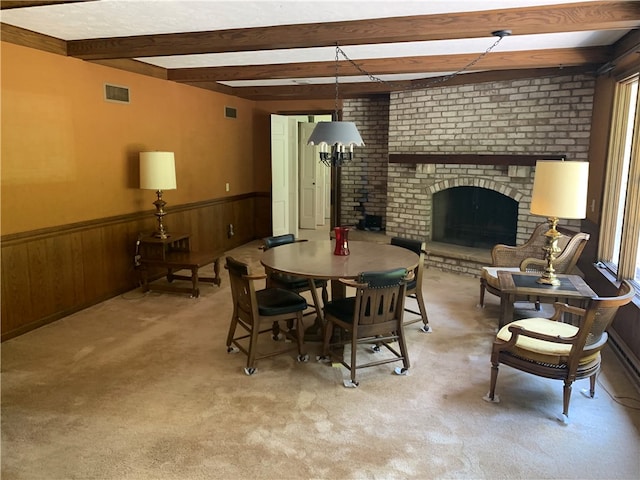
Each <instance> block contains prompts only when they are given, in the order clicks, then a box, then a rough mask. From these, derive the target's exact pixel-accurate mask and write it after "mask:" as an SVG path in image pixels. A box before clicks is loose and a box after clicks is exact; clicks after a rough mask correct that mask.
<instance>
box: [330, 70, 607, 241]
mask: <svg viewBox="0 0 640 480" xmlns="http://www.w3.org/2000/svg"><path fill="white" fill-rule="evenodd" d="M594 86H595V79H594V78H593V77H590V76H586V75H566V76H555V77H542V78H531V79H520V80H509V81H503V82H492V83H478V84H473V85H462V86H452V87H438V88H430V89H426V90H425V89H423V90H411V91H404V92H396V93H392V94H391V96H390V99H389V103H388V112H385V111H384V102H383V101H379V100H375V101H374V100H361V99H359V100H345V101H344V116H343V118H344V120H347V121H355V122H356V124H357V126H358V128H359V129H360V132H361V134H362V136H363V139H364V141H365V143H366V144H367V146H366V147H365V149H364V150H362V151H361V150H360V149H358V150H357V158H356V160H355V161H354V162H353V163H352V164H350V165H348V166H346V167H343V169H342V170H343V171H342V175H343V185H342V191H341V193H342V205H341V207H342V218H343V222H342V223H343V224H353V223H357V222H356V221H355V220H356V219H359V218H362V215H361V212H360V211H358V210H357V209H356V207H357V206H359V205H360V203H359V202H358V199H359V198H360V196H359V194H358V191H357V190H358V189H359V188H362V189H364V190H367V191H369V192H370V194H369V199H372V198H374V197H375V199H376V200H375V208H374V202H373V201H372V202H371V207H370V206H369V205H368V204H365V208H366V211H367V213H375V214H382V215H384V218H383V226H384V227H385V228H386V233H387V234H388V235H402V236H407V237H410V238H419V239H424V240H427V241H429V240H430V239H431V201H432V197H433V194H434V193H436V192H438V191H440V190H442V189H445V188H450V187H453V186H469V185H470V186H479V187H482V188H490V189H492V190H496V191H499V192H500V193H502V194H504V195H508V196H510V197H511V198H514V199H515V200H517V201H518V202H519V209H518V236H517V239H518V243H521V242H523V241H524V240H526V239H527V238H529V236H530V234H531V231H532V230H533V228H534V227H535V225H537V224H538V223H540V222H541V221H544V219H543V218H541V217H537V216H532V215H531V214H530V213H529V206H530V200H531V187H532V186H533V175H534V173H535V168H534V167H522V166H520V167H516V166H501V165H451V164H448V165H445V164H420V165H409V164H389V163H387V158H385V157H386V153H387V152H388V153H389V154H394V153H403V154H411V153H432V154H433V153H437V154H446V153H452V154H453V153H456V154H465V153H467V154H470V153H473V154H483V155H490V154H496V155H497V154H526V155H540V158H541V159H542V158H544V157H545V155H566V156H567V159H568V160H583V161H586V160H587V156H588V150H589V135H590V129H591V115H592V107H593V95H594ZM385 122H388V142H386V140H387V136H386V135H384V134H383V132H382V131H381V130H382V125H383V124H385ZM363 132H364V133H363ZM385 179H386V185H384V184H383V182H384V180H385ZM344 180H347V182H345V181H344ZM374 193H375V194H374ZM384 196H386V197H387V201H386V211H384V212H383V213H379V211H380V209H381V207H380V199H381V198H382V197H384ZM370 208H371V210H370ZM561 224H562V225H564V226H570V227H576V228H579V225H580V221H579V220H573V221H567V220H561Z"/></svg>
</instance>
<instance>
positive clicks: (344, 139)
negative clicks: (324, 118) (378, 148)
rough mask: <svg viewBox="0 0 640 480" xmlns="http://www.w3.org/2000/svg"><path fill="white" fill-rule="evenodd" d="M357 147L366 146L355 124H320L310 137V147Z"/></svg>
mask: <svg viewBox="0 0 640 480" xmlns="http://www.w3.org/2000/svg"><path fill="white" fill-rule="evenodd" d="M323 143H326V144H327V145H335V144H338V145H356V146H358V147H362V146H364V142H363V141H362V137H361V136H360V133H359V132H358V129H357V128H356V124H355V123H353V122H318V123H317V124H316V126H315V128H314V129H313V132H311V135H310V136H309V141H308V142H307V144H308V145H321V144H323Z"/></svg>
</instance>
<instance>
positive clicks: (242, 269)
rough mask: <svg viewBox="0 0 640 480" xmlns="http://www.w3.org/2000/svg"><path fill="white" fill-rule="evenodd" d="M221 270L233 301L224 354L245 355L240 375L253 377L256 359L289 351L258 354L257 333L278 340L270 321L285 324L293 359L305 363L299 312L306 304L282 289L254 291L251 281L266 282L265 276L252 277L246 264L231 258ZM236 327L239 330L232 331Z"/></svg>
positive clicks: (306, 356) (301, 319)
mask: <svg viewBox="0 0 640 480" xmlns="http://www.w3.org/2000/svg"><path fill="white" fill-rule="evenodd" d="M225 268H226V269H227V270H228V271H229V283H230V285H231V297H232V299H233V314H232V316H231V324H230V325H229V333H228V335H227V352H228V353H237V352H239V351H241V352H243V353H244V354H245V355H247V366H246V367H245V369H244V372H245V373H246V374H247V375H253V374H254V373H255V372H256V361H257V360H260V359H262V358H267V357H271V356H274V355H279V354H281V353H285V352H289V351H291V350H293V349H292V348H291V347H289V346H287V348H279V349H273V348H271V349H269V350H268V351H267V352H266V353H260V352H258V338H259V335H260V334H263V333H271V334H273V338H274V340H275V339H277V338H278V337H277V334H276V332H274V328H273V322H277V323H279V322H286V323H287V336H288V337H289V338H291V337H293V338H292V340H293V339H295V342H296V348H297V350H298V357H297V360H298V361H299V362H307V361H308V360H309V356H308V355H307V354H306V353H304V352H303V350H304V324H303V316H302V312H303V311H304V310H305V309H306V308H307V301H306V300H305V299H304V298H303V297H301V296H300V295H298V294H297V293H295V292H291V291H289V290H285V289H282V288H264V289H261V290H256V287H255V282H256V281H259V280H264V279H266V275H264V274H261V275H252V274H251V272H250V270H249V266H248V265H247V264H246V263H243V262H240V261H238V260H235V259H234V258H232V257H226V264H225ZM266 322H269V327H268V328H266V327H265V323H266ZM238 327H240V328H241V330H240V331H239V332H236V331H237V330H238ZM294 329H295V332H294ZM294 333H295V335H294Z"/></svg>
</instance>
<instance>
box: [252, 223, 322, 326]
mask: <svg viewBox="0 0 640 480" xmlns="http://www.w3.org/2000/svg"><path fill="white" fill-rule="evenodd" d="M306 241H307V240H299V239H298V240H296V237H295V235H293V234H292V233H287V234H284V235H276V236H272V237H265V238H263V239H262V249H263V250H265V251H266V250H269V249H270V248H275V247H279V246H281V245H287V244H289V243H294V242H306ZM327 283H328V282H327V280H323V279H314V280H313V285H314V286H315V288H311V286H310V284H309V280H308V279H307V278H303V277H296V276H294V275H288V274H286V273H281V272H275V271H272V270H269V269H267V286H268V287H279V288H285V289H287V290H291V291H292V292H296V293H302V292H306V291H309V292H311V296H312V298H313V305H310V307H311V308H312V309H313V311H310V312H307V313H305V315H311V314H312V313H314V312H316V314H317V313H319V312H317V309H318V308H321V307H319V305H320V302H319V299H318V292H317V289H318V288H320V289H321V296H322V302H323V303H322V304H323V305H324V304H326V303H327V301H328V300H329V293H328V290H327Z"/></svg>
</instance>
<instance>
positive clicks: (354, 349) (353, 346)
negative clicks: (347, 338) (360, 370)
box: [350, 330, 358, 385]
mask: <svg viewBox="0 0 640 480" xmlns="http://www.w3.org/2000/svg"><path fill="white" fill-rule="evenodd" d="M357 353H358V339H357V338H356V334H355V331H354V330H351V368H350V370H351V383H352V384H353V385H358V382H357V381H356V372H357V368H356V358H357Z"/></svg>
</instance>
